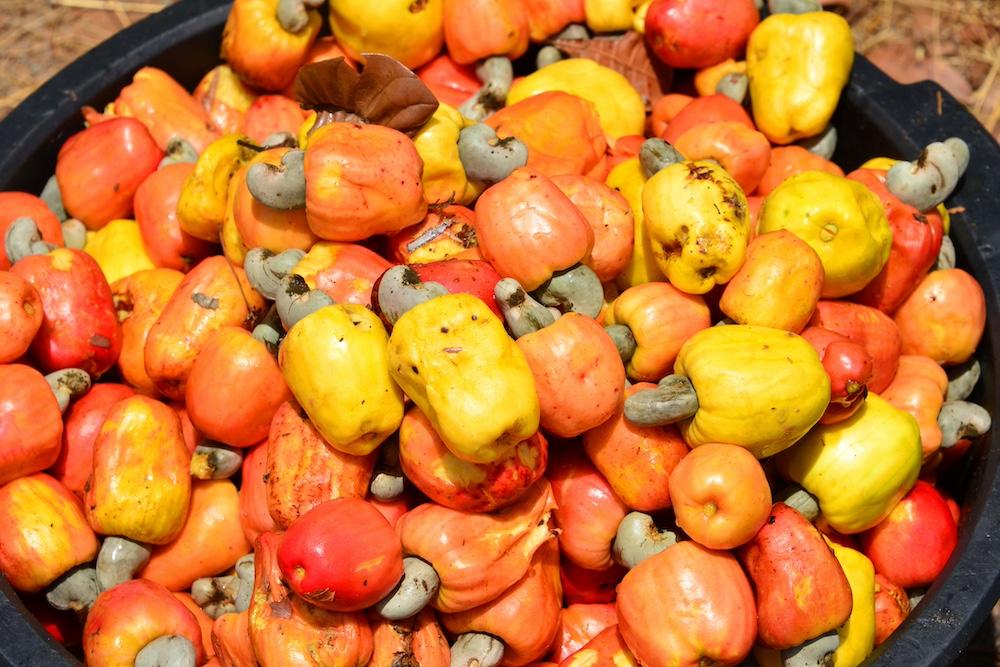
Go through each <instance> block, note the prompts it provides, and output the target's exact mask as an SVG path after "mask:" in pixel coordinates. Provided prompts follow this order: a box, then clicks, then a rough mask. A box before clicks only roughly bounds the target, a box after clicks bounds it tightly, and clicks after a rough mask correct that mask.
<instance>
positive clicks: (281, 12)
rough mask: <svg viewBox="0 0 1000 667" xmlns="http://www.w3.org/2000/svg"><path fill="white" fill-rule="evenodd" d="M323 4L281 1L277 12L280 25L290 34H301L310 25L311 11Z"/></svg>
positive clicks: (304, 0)
mask: <svg viewBox="0 0 1000 667" xmlns="http://www.w3.org/2000/svg"><path fill="white" fill-rule="evenodd" d="M322 4H323V0H280V1H279V2H278V11H277V12H276V16H277V18H278V23H280V24H281V27H282V28H284V29H285V30H287V31H288V32H291V33H296V32H301V31H302V30H304V29H305V27H306V26H308V25H309V10H310V9H316V8H317V7H319V6H320V5H322Z"/></svg>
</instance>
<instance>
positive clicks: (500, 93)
mask: <svg viewBox="0 0 1000 667" xmlns="http://www.w3.org/2000/svg"><path fill="white" fill-rule="evenodd" d="M476 76H477V77H479V80H480V81H482V82H483V86H482V87H481V88H480V89H479V90H478V91H476V93H475V94H474V95H473V96H472V97H470V98H469V99H467V100H466V101H465V102H463V103H462V106H460V107H459V108H458V110H459V112H460V113H461V114H462V115H463V116H465V117H466V118H471V119H472V120H475V121H480V120H485V119H486V118H487V117H489V116H490V115H491V114H492V113H493V112H494V111H496V110H498V109H500V108H502V107H503V105H504V104H505V103H506V102H507V93H509V92H510V85H511V83H512V82H513V81H514V67H513V65H511V62H510V58H506V57H504V56H492V57H490V58H487V59H486V60H483V61H482V62H481V63H479V66H478V67H476Z"/></svg>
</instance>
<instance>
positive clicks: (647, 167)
mask: <svg viewBox="0 0 1000 667" xmlns="http://www.w3.org/2000/svg"><path fill="white" fill-rule="evenodd" d="M683 161H684V156H683V155H681V152H680V151H679V150H677V149H676V148H674V147H673V146H671V145H670V144H669V143H667V142H666V141H664V140H663V139H657V138H655V137H653V138H651V139H646V140H645V141H644V142H642V146H640V147H639V162H641V163H642V168H643V170H644V171H645V172H646V176H652V175H653V174H655V173H656V172H658V171H660V170H661V169H665V168H666V167H669V166H670V165H672V164H674V163H676V162H683Z"/></svg>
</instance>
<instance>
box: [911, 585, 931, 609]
mask: <svg viewBox="0 0 1000 667" xmlns="http://www.w3.org/2000/svg"><path fill="white" fill-rule="evenodd" d="M906 594H907V597H908V598H909V601H910V611H913V610H914V609H915V608H916V607H917V605H918V604H920V601H921V600H923V599H924V596H925V595H927V588H926V587H925V586H921V587H920V588H911V589H910V590H908V591H906Z"/></svg>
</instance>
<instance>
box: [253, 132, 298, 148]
mask: <svg viewBox="0 0 1000 667" xmlns="http://www.w3.org/2000/svg"><path fill="white" fill-rule="evenodd" d="M260 147H261V148H263V149H264V150H267V149H268V148H298V147H299V140H298V139H296V138H295V135H294V134H292V133H291V132H286V131H284V130H281V131H280V132H272V133H271V134H269V135H267V137H266V138H265V139H264V142H263V143H262V144H261V145H260Z"/></svg>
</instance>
